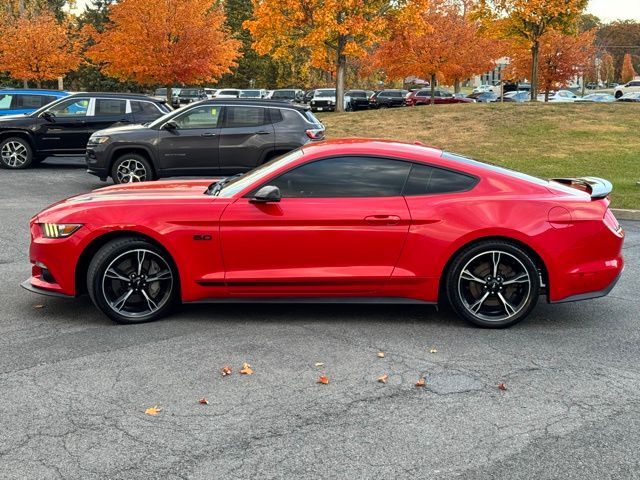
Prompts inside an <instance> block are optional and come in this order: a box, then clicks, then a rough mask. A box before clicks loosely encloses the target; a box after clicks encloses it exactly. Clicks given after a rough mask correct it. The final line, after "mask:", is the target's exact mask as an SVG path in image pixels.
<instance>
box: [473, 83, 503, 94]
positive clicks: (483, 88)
mask: <svg viewBox="0 0 640 480" xmlns="http://www.w3.org/2000/svg"><path fill="white" fill-rule="evenodd" d="M497 89H498V87H496V86H495V85H478V86H477V87H476V88H474V89H473V92H472V93H486V92H495V91H496V90H497Z"/></svg>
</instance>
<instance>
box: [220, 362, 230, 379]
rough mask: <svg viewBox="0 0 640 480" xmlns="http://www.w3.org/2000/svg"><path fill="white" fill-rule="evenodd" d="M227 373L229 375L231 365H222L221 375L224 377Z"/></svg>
mask: <svg viewBox="0 0 640 480" xmlns="http://www.w3.org/2000/svg"><path fill="white" fill-rule="evenodd" d="M227 375H231V367H229V366H228V365H227V366H224V367H222V376H223V377H226V376H227Z"/></svg>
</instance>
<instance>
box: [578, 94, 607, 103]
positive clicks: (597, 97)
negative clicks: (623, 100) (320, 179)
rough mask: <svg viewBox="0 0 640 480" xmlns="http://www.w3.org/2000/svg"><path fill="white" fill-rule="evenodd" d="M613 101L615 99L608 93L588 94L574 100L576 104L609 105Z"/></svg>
mask: <svg viewBox="0 0 640 480" xmlns="http://www.w3.org/2000/svg"><path fill="white" fill-rule="evenodd" d="M615 101H616V97H614V96H613V95H611V94H610V93H590V94H589V95H585V96H584V97H582V98H578V99H576V103H594V102H597V103H609V102H615Z"/></svg>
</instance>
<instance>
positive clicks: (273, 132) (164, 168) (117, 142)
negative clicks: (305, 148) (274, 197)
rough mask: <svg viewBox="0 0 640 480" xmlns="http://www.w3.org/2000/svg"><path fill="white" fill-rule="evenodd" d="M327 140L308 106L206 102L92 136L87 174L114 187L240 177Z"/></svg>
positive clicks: (267, 101)
mask: <svg viewBox="0 0 640 480" xmlns="http://www.w3.org/2000/svg"><path fill="white" fill-rule="evenodd" d="M322 138H324V126H323V125H322V123H320V121H319V120H318V119H317V118H315V117H314V116H313V114H312V113H311V112H310V111H309V107H306V106H297V105H292V104H289V103H286V102H274V101H269V100H236V99H213V100H204V101H202V102H199V103H197V104H194V105H192V106H188V107H184V108H183V109H181V110H178V111H176V112H171V113H170V114H168V115H165V116H163V117H161V118H159V119H157V120H156V121H154V122H152V123H150V124H149V125H147V126H135V127H119V128H111V129H106V130H102V131H99V132H96V133H94V134H93V135H92V136H91V138H90V139H89V143H88V145H87V154H86V162H87V171H88V172H89V173H92V174H94V175H97V176H98V177H100V179H101V180H106V179H107V177H111V178H112V179H113V181H114V183H128V182H140V181H145V180H155V179H158V178H162V177H169V176H179V175H213V174H223V175H228V174H236V173H241V172H246V171H248V170H251V169H252V168H254V167H256V166H257V165H260V164H262V163H264V162H266V161H268V160H270V159H271V158H273V157H276V156H278V155H281V154H283V153H286V152H288V151H290V150H293V149H295V148H298V147H300V146H302V145H304V144H305V143H307V142H310V141H315V140H321V139H322Z"/></svg>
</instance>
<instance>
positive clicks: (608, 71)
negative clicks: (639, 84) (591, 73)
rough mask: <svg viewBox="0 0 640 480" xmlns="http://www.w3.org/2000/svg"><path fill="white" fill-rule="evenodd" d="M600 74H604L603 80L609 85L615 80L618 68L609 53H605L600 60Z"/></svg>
mask: <svg viewBox="0 0 640 480" xmlns="http://www.w3.org/2000/svg"><path fill="white" fill-rule="evenodd" d="M600 72H601V74H602V79H603V80H604V82H605V83H606V84H607V85H608V84H610V83H612V82H613V81H614V80H615V77H616V66H615V62H614V59H613V56H612V55H611V54H610V53H609V52H604V54H603V55H602V58H601V59H600Z"/></svg>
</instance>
